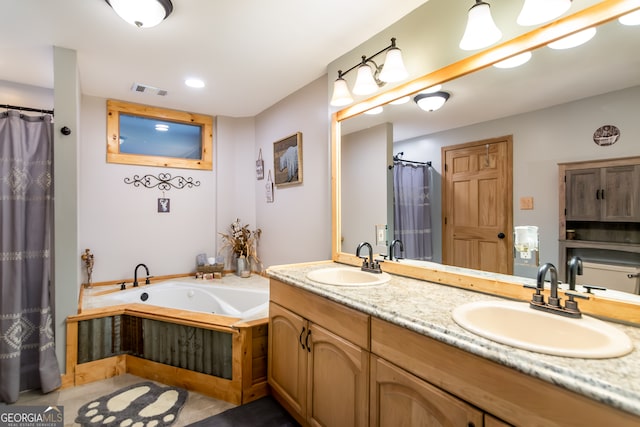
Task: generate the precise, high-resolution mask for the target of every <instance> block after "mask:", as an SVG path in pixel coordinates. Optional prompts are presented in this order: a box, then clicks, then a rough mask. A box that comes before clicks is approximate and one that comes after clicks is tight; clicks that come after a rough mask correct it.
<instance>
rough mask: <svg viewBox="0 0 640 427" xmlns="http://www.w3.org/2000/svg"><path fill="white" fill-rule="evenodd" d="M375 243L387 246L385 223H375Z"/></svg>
mask: <svg viewBox="0 0 640 427" xmlns="http://www.w3.org/2000/svg"><path fill="white" fill-rule="evenodd" d="M376 245H377V246H387V225H386V224H376Z"/></svg>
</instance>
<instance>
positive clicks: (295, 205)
mask: <svg viewBox="0 0 640 427" xmlns="http://www.w3.org/2000/svg"><path fill="white" fill-rule="evenodd" d="M326 88H327V77H326V76H323V77H322V78H319V79H317V80H315V81H314V82H312V83H310V84H309V85H307V86H305V87H303V88H302V89H300V90H299V91H297V92H295V93H293V94H291V95H290V96H288V97H286V98H285V99H283V100H282V101H280V102H278V103H277V104H275V105H274V106H272V107H270V108H269V109H267V110H265V111H264V112H262V113H260V114H259V115H258V116H257V117H256V136H255V140H256V146H255V148H254V153H253V157H252V158H251V160H252V162H253V163H252V164H253V171H252V175H251V176H252V178H253V180H254V186H255V194H256V196H255V197H256V198H255V200H256V213H257V214H256V218H257V222H258V226H259V227H260V228H261V229H262V231H263V235H262V239H261V240H260V245H259V247H258V254H259V256H260V258H261V260H262V262H263V263H264V265H265V267H266V266H270V265H276V264H286V263H296V262H305V261H317V260H323V259H330V258H331V194H330V193H331V188H330V180H329V171H330V170H331V165H330V158H329V151H330V148H329V147H330V144H329V141H330V140H329V128H330V122H329V115H328V112H327V104H328V100H327V92H326ZM296 132H302V183H301V184H297V185H290V186H286V187H276V188H275V190H274V201H273V203H267V202H266V197H265V184H266V180H267V177H268V174H269V170H271V174H272V176H273V169H274V165H273V143H274V142H276V141H278V140H280V139H282V138H285V137H287V136H290V135H293V134H294V133H296ZM260 148H262V156H263V158H264V175H265V179H264V180H260V181H258V180H256V179H255V160H256V159H257V158H258V153H259V150H260Z"/></svg>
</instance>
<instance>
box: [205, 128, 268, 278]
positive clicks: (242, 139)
mask: <svg viewBox="0 0 640 427" xmlns="http://www.w3.org/2000/svg"><path fill="white" fill-rule="evenodd" d="M216 127H217V138H216V148H215V150H214V152H215V159H214V164H215V166H214V167H215V175H216V177H217V183H216V195H215V199H214V200H215V211H216V213H217V215H216V216H217V221H216V222H215V230H214V231H215V232H216V234H217V233H228V232H229V226H230V224H231V223H232V222H233V221H235V220H236V218H239V219H240V221H241V222H242V224H243V225H244V224H249V228H250V229H251V230H255V229H256V227H257V225H256V224H257V221H256V190H255V185H254V182H255V180H256V167H255V160H256V158H257V157H254V146H255V120H254V119H253V118H229V117H218V119H217V126H216ZM213 224H214V223H212V225H213ZM216 241H217V243H216V250H217V249H219V248H220V247H221V246H222V244H223V243H222V241H221V239H220V236H219V235H217V236H216ZM227 258H228V259H227V266H226V268H227V269H232V268H235V266H232V265H231V264H232V262H231V259H230V258H231V257H227Z"/></svg>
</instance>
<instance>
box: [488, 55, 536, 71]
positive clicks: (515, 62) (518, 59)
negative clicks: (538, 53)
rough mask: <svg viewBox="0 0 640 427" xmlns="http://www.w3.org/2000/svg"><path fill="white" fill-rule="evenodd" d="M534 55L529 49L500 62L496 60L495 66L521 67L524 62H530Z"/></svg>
mask: <svg viewBox="0 0 640 427" xmlns="http://www.w3.org/2000/svg"><path fill="white" fill-rule="evenodd" d="M532 56H533V55H532V54H531V52H529V51H527V52H522V53H521V54H519V55H516V56H512V57H511V58H507V59H503V60H502V61H500V62H496V63H495V64H493V66H494V67H496V68H515V67H519V66H521V65H522V64H526V63H527V62H529V60H530V59H531V57H532Z"/></svg>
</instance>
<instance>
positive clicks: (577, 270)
mask: <svg viewBox="0 0 640 427" xmlns="http://www.w3.org/2000/svg"><path fill="white" fill-rule="evenodd" d="M567 266H568V270H569V271H568V273H569V274H568V276H569V290H571V291H575V290H576V275H580V276H582V259H581V258H580V257H579V256H574V257H571V259H570V260H569V262H568V263H567Z"/></svg>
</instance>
